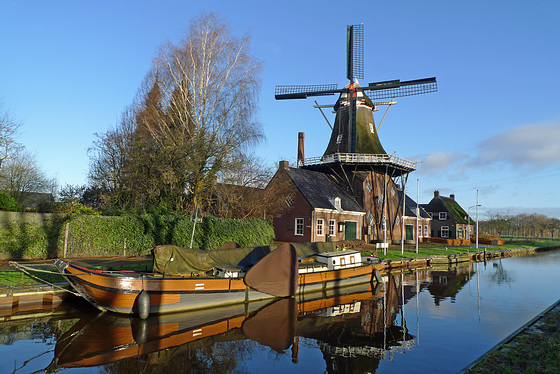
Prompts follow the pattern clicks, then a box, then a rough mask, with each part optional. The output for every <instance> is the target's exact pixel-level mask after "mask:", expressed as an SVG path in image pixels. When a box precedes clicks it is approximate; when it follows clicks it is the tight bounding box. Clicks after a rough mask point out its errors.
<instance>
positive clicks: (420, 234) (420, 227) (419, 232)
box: [418, 225, 422, 238]
mask: <svg viewBox="0 0 560 374" xmlns="http://www.w3.org/2000/svg"><path fill="white" fill-rule="evenodd" d="M418 237H419V238H421V237H422V225H418Z"/></svg>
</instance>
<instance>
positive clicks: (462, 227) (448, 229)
mask: <svg viewBox="0 0 560 374" xmlns="http://www.w3.org/2000/svg"><path fill="white" fill-rule="evenodd" d="M421 206H422V208H424V210H425V211H426V212H428V214H430V215H431V216H432V224H431V236H432V237H434V238H447V239H470V237H471V234H472V232H473V223H474V222H473V220H472V219H470V218H469V217H468V215H467V212H465V210H464V209H463V208H461V206H460V205H459V203H457V201H456V200H455V195H454V194H451V195H449V197H446V196H440V194H439V191H434V197H433V198H432V200H431V201H430V202H429V203H428V204H421Z"/></svg>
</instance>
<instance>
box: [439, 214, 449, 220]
mask: <svg viewBox="0 0 560 374" xmlns="http://www.w3.org/2000/svg"><path fill="white" fill-rule="evenodd" d="M446 219H447V212H439V220H440V221H445V220H446Z"/></svg>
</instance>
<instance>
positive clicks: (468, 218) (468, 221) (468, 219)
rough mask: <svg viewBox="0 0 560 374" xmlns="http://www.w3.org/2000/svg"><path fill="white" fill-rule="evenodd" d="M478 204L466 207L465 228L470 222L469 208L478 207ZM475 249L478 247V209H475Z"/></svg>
mask: <svg viewBox="0 0 560 374" xmlns="http://www.w3.org/2000/svg"><path fill="white" fill-rule="evenodd" d="M479 206H480V204H476V205H473V206H470V207H469V209H467V229H468V227H469V226H470V224H471V215H470V211H471V209H472V208H474V207H477V208H478V207H479ZM469 238H470V236H469ZM476 249H478V209H477V210H476Z"/></svg>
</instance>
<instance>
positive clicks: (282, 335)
mask: <svg viewBox="0 0 560 374" xmlns="http://www.w3.org/2000/svg"><path fill="white" fill-rule="evenodd" d="M340 291H343V292H342V293H341V292H340ZM300 296H301V298H300V297H297V298H283V299H279V300H274V301H270V300H269V301H259V302H255V303H251V304H246V305H243V304H233V305H228V306H224V307H219V308H213V309H209V310H198V311H190V312H182V313H172V314H164V315H157V316H156V315H154V316H150V317H149V318H147V319H145V320H141V319H139V318H137V317H134V316H132V317H130V316H122V315H116V314H109V313H100V314H97V315H90V316H88V317H87V318H81V319H80V320H79V321H78V322H76V324H75V325H74V326H73V327H71V328H70V329H69V330H68V331H66V332H65V333H64V334H63V335H62V336H61V337H60V338H59V339H58V341H57V343H56V346H55V349H54V359H53V361H52V363H51V364H50V365H49V367H48V368H47V369H46V372H55V371H58V370H60V369H63V368H77V367H91V366H100V365H106V364H108V363H111V362H116V361H120V360H124V359H131V358H134V357H138V356H141V355H150V354H153V353H156V352H162V351H164V350H165V351H167V352H173V353H175V354H177V353H178V354H180V355H182V356H184V355H185V351H192V350H196V349H200V348H201V347H204V346H208V345H212V344H214V343H216V342H227V341H234V340H245V339H247V338H248V339H251V340H254V341H257V342H258V343H260V344H261V345H264V346H268V347H270V348H271V349H273V350H275V351H277V352H283V351H285V350H287V349H288V348H290V346H292V344H294V338H295V337H296V336H298V335H299V336H314V338H317V339H320V338H321V336H323V335H324V332H325V331H329V330H332V327H333V326H336V325H337V324H339V325H343V324H344V323H346V322H347V317H348V316H354V317H358V318H360V315H359V313H360V310H362V311H364V312H366V313H369V315H370V318H368V319H367V323H369V324H372V323H377V324H381V326H383V323H385V319H387V322H386V323H388V324H389V325H391V322H392V320H393V319H394V318H389V317H387V318H384V315H385V313H384V312H383V310H381V309H380V310H378V311H377V310H372V309H375V308H377V306H378V305H383V303H382V302H380V300H381V298H383V297H384V290H383V287H377V286H376V287H375V288H374V287H372V285H371V284H367V283H365V284H364V283H362V284H359V285H354V286H351V287H348V288H345V289H344V290H341V289H333V290H330V291H327V292H326V293H312V294H306V295H300ZM395 302H397V298H395ZM391 309H394V310H395V313H396V310H397V309H398V308H397V307H396V306H392V307H391ZM372 317H375V318H377V320H379V321H375V318H374V320H373V321H372ZM392 317H394V316H392ZM318 319H320V320H324V321H322V322H321V323H319V322H318ZM353 330H355V329H353ZM378 330H380V331H383V327H380V328H378ZM368 331H369V329H368ZM381 341H383V339H381ZM165 356H166V355H165V354H163V353H162V354H161V355H160V354H158V357H165ZM142 361H144V360H142Z"/></svg>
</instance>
